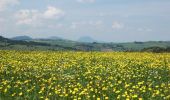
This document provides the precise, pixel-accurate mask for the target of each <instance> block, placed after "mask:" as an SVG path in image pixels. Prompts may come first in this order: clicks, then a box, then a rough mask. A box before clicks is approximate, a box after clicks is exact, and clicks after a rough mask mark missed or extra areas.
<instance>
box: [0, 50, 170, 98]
mask: <svg viewBox="0 0 170 100" xmlns="http://www.w3.org/2000/svg"><path fill="white" fill-rule="evenodd" d="M0 99H1V100H3V99H4V100H73V99H74V100H115V99H118V100H120V99H121V100H148V99H149V100H162V99H165V100H170V54H169V53H157V54H154V53H127V52H126V53H125V52H59V51H58V52H52V51H12V50H11V51H10V50H1V51H0Z"/></svg>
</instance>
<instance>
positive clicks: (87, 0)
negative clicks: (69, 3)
mask: <svg viewBox="0 0 170 100" xmlns="http://www.w3.org/2000/svg"><path fill="white" fill-rule="evenodd" d="M95 1H96V0H77V2H80V3H86V2H87V3H94V2H95Z"/></svg>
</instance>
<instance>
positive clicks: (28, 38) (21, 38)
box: [11, 36, 32, 40]
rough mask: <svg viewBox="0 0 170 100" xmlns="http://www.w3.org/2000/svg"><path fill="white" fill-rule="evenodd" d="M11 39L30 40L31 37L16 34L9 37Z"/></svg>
mask: <svg viewBox="0 0 170 100" xmlns="http://www.w3.org/2000/svg"><path fill="white" fill-rule="evenodd" d="M11 40H32V38H31V37H29V36H16V37H13V38H11Z"/></svg>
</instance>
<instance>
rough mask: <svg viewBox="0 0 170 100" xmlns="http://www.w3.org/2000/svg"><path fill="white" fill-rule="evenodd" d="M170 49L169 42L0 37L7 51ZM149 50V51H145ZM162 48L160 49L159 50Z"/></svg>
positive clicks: (0, 45) (3, 47)
mask: <svg viewBox="0 0 170 100" xmlns="http://www.w3.org/2000/svg"><path fill="white" fill-rule="evenodd" d="M155 47H156V49H158V48H159V49H158V50H164V51H167V50H166V48H168V47H170V41H157V42H156V41H149V42H129V43H97V42H93V43H87V42H86V43H85V42H77V41H71V40H65V39H32V40H27V41H23V40H11V39H7V38H4V37H2V36H0V49H7V50H11V49H12V50H73V51H75V50H76V51H77V50H78V51H154V50H152V49H154V48H155ZM147 48H149V50H148V49H147ZM161 48H162V49H161Z"/></svg>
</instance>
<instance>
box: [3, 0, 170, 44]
mask: <svg viewBox="0 0 170 100" xmlns="http://www.w3.org/2000/svg"><path fill="white" fill-rule="evenodd" d="M0 35H2V36H5V37H14V36H21V35H22V36H23V35H26V36H31V37H33V38H46V37H51V36H57V37H62V38H66V39H70V40H77V39H79V38H80V37H84V36H89V37H92V38H94V39H95V40H98V41H106V42H131V41H169V40H170V0H0Z"/></svg>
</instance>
